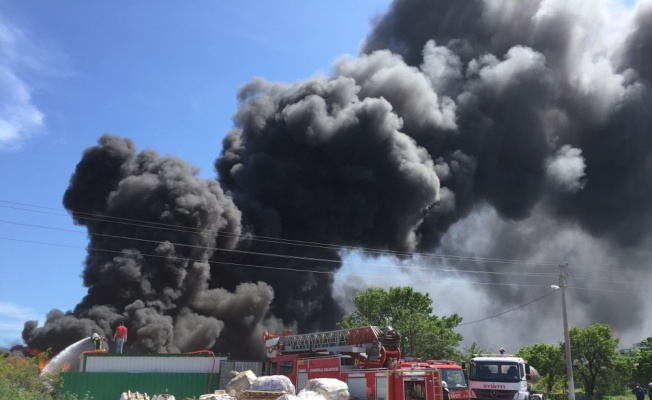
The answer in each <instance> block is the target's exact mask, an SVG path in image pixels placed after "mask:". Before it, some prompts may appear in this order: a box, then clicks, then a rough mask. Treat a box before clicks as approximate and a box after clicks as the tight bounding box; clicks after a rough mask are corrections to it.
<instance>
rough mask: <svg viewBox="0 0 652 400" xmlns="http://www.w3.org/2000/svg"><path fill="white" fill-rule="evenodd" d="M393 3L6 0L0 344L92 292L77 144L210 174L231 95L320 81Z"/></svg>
mask: <svg viewBox="0 0 652 400" xmlns="http://www.w3.org/2000/svg"><path fill="white" fill-rule="evenodd" d="M388 3H389V2H388V1H387V0H382V1H379V0H356V1H335V2H306V1H285V2H270V1H247V2H246V6H243V5H244V4H245V3H243V2H235V1H224V2H222V1H219V2H218V1H214V2H212V1H193V2H164V3H161V2H159V1H138V2H126V1H124V2H87V1H65V2H63V1H48V2H38V3H33V2H25V1H20V0H9V1H6V0H5V1H1V2H0V85H1V86H0V182H1V184H2V193H1V194H0V201H1V203H0V220H1V221H2V222H0V269H1V271H2V282H3V285H2V291H0V347H8V346H11V345H13V344H17V343H21V340H20V332H21V330H22V327H23V323H24V322H25V321H26V320H28V319H38V320H39V322H40V323H42V321H43V319H44V316H45V314H46V313H47V312H48V311H49V310H51V309H53V308H58V309H61V310H64V311H65V310H70V309H72V308H73V307H74V306H75V305H76V304H77V303H78V302H79V301H80V300H81V299H82V297H83V296H84V294H85V293H86V292H85V288H84V287H83V285H82V281H81V278H80V274H81V271H82V268H83V265H82V263H83V260H84V257H85V250H84V247H85V246H86V244H87V240H86V234H85V231H84V229H83V228H80V227H76V226H74V225H73V224H72V220H71V218H70V217H69V216H68V215H67V213H66V211H65V210H64V209H63V206H62V196H63V193H64V191H65V190H66V188H67V186H68V182H69V179H70V176H71V174H72V173H73V172H74V168H75V165H76V164H77V163H78V162H79V161H80V159H81V155H82V152H83V151H84V149H85V148H87V147H90V146H93V145H95V144H96V142H97V139H98V138H99V137H100V136H101V135H102V134H103V133H106V132H109V133H112V134H114V135H119V136H127V137H130V138H132V139H133V140H134V142H135V144H136V146H137V148H138V150H139V151H140V150H143V149H146V148H149V149H153V150H156V151H158V152H159V154H161V155H167V154H173V155H176V156H178V157H180V158H181V159H183V160H185V161H186V162H188V163H189V164H191V165H193V166H196V167H199V168H201V175H202V176H203V177H214V176H215V173H214V171H213V167H212V163H213V162H214V160H215V159H216V157H217V156H218V155H219V151H220V148H221V140H222V137H223V136H224V134H226V133H227V132H228V130H229V129H230V128H231V115H232V114H233V113H234V112H235V110H236V92H237V89H238V87H239V86H240V85H242V84H244V83H246V82H247V81H249V80H250V79H251V78H253V77H255V76H264V77H265V78H266V79H267V80H270V81H285V82H292V81H295V80H300V79H305V78H307V77H309V76H311V75H313V74H315V73H320V72H321V73H328V71H329V68H330V66H331V65H332V63H333V61H334V60H335V59H337V58H338V57H340V56H341V55H343V54H351V55H355V54H357V52H358V49H359V45H360V43H361V41H362V40H363V39H364V37H365V35H366V34H367V33H368V31H369V28H370V20H371V19H372V18H373V17H374V16H376V15H377V14H378V13H381V12H383V11H384V10H385V8H386V7H387V4H388ZM51 228H55V229H51Z"/></svg>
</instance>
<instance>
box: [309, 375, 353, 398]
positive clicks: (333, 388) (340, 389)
mask: <svg viewBox="0 0 652 400" xmlns="http://www.w3.org/2000/svg"><path fill="white" fill-rule="evenodd" d="M318 396H321V397H322V398H324V399H325V400H349V398H350V395H349V386H348V385H347V384H346V383H345V382H342V381H341V380H339V379H334V378H318V379H310V380H309V381H308V382H307V383H306V387H305V389H302V390H301V391H300V392H299V398H309V399H310V400H318Z"/></svg>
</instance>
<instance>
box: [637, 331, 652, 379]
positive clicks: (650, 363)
mask: <svg viewBox="0 0 652 400" xmlns="http://www.w3.org/2000/svg"><path fill="white" fill-rule="evenodd" d="M634 360H635V361H634V363H635V364H636V370H635V373H634V375H635V378H636V380H638V381H641V384H643V382H645V381H647V380H648V379H649V377H652V337H649V338H647V339H645V340H643V341H642V342H641V347H640V349H639V350H638V352H637V353H636V354H635V356H634Z"/></svg>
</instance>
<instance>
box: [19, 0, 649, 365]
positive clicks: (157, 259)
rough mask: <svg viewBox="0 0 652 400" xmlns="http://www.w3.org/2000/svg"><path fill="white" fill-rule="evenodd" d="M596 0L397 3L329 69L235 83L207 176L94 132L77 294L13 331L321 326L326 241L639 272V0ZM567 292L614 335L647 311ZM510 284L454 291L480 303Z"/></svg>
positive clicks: (221, 332) (510, 300) (85, 164)
mask: <svg viewBox="0 0 652 400" xmlns="http://www.w3.org/2000/svg"><path fill="white" fill-rule="evenodd" d="M608 6H610V4H609V3H606V2H599V3H597V4H594V2H592V3H591V4H588V3H586V2H581V1H552V0H551V1H544V0H528V1H519V2H514V1H511V0H504V1H480V0H476V1H463V2H462V1H460V2H451V1H444V0H434V1H427V2H424V1H421V0H397V1H395V2H394V3H393V4H392V5H391V7H390V9H389V11H388V13H387V14H386V15H385V16H384V17H382V18H381V19H379V20H378V22H377V24H376V25H375V27H374V29H373V30H372V32H371V33H370V35H369V37H368V38H367V40H366V41H365V43H364V45H363V48H362V51H361V54H360V55H359V56H358V57H356V58H351V57H345V58H342V59H340V60H339V61H338V62H336V63H335V65H334V67H333V71H332V74H331V75H330V76H315V77H313V78H311V79H308V80H306V81H303V82H296V83H293V84H285V83H273V82H267V81H265V80H264V79H262V78H256V79H253V80H252V81H251V82H249V83H247V84H245V85H243V86H242V88H241V89H240V91H239V92H238V100H239V107H238V110H237V112H236V114H235V116H234V119H233V122H234V127H233V130H232V131H231V132H229V133H228V134H227V135H226V137H225V138H224V141H223V147H222V152H221V154H220V155H219V157H218V158H217V160H216V161H215V168H216V170H217V173H218V177H217V180H215V181H213V180H201V179H198V178H197V174H196V173H195V172H194V171H193V170H192V168H190V167H189V166H187V165H186V164H185V163H184V162H182V161H180V160H178V159H175V158H173V157H162V158H161V157H159V156H158V155H156V153H154V152H152V151H144V152H141V153H137V152H136V150H135V146H134V144H133V143H132V142H131V141H130V140H129V139H122V138H116V137H113V136H110V135H105V136H103V137H102V138H101V139H100V142H99V145H98V146H96V147H92V148H90V149H88V150H87V151H86V152H85V154H84V156H83V158H82V160H81V162H80V163H79V164H78V166H77V169H76V171H75V174H74V175H73V177H72V179H71V183H70V187H69V189H68V191H67V192H66V194H65V197H64V204H65V206H66V208H67V209H68V210H70V212H71V213H72V215H73V218H74V219H75V221H76V222H77V223H79V224H81V225H83V226H85V227H87V229H88V232H89V252H88V257H87V260H86V268H85V269H84V273H83V277H84V284H85V285H86V286H87V287H88V295H87V296H86V297H85V298H84V299H83V300H82V302H81V303H80V304H79V305H77V307H76V308H75V309H74V310H73V311H71V312H69V313H61V312H53V313H51V315H50V317H49V318H48V321H46V323H45V325H44V326H43V327H42V328H39V327H36V326H34V324H33V323H28V324H26V328H25V331H24V338H25V340H26V341H27V343H28V344H35V345H36V344H39V345H40V344H42V343H43V344H45V343H57V344H58V346H59V347H61V346H63V345H65V344H66V343H67V342H69V343H72V342H74V341H76V340H78V339H79V337H80V336H81V335H90V332H91V331H92V330H94V329H97V328H99V329H101V330H102V331H103V332H105V333H109V332H112V329H113V328H114V326H115V324H116V322H117V321H118V320H125V321H127V324H128V327H129V328H130V337H133V338H134V342H133V343H131V344H130V345H131V346H132V347H131V349H132V350H137V351H156V352H176V351H188V350H196V349H198V348H214V349H216V350H221V351H229V352H231V353H232V354H234V355H235V356H236V357H251V358H259V357H260V352H259V351H260V350H261V344H260V333H261V332H262V330H263V329H270V330H277V329H280V328H285V327H293V328H295V329H298V330H299V331H302V332H305V331H309V330H314V329H333V328H334V324H335V322H337V321H338V320H339V318H340V317H341V315H342V312H343V309H342V305H340V304H338V302H337V301H336V300H335V298H334V294H333V289H334V283H335V278H334V274H335V273H336V272H337V271H338V270H339V268H340V266H341V263H342V260H341V250H340V249H342V248H343V247H346V248H347V249H348V248H358V249H360V251H361V252H362V253H364V254H371V252H369V250H367V249H376V250H379V251H381V252H386V253H388V254H395V253H393V252H397V251H398V252H406V253H410V252H415V251H419V252H428V251H434V250H435V249H438V248H441V249H444V250H446V251H450V252H451V253H452V254H469V255H473V256H478V255H480V256H482V257H485V259H486V258H502V259H518V260H528V261H531V262H544V261H549V260H551V259H553V260H564V261H567V262H570V263H576V264H580V265H587V264H592V263H600V261H602V263H601V264H600V265H601V266H602V267H595V269H594V270H593V273H598V272H608V268H607V267H605V266H608V265H614V264H616V265H617V264H618V263H621V262H624V261H625V262H627V264H626V266H627V268H628V269H629V270H630V271H638V272H641V271H644V272H648V271H649V269H648V268H647V266H645V263H644V262H643V258H642V257H638V256H636V255H634V254H630V253H629V251H630V250H633V249H636V248H640V247H643V246H645V245H646V244H647V243H648V242H649V240H650V238H651V237H650V229H651V228H652V224H650V223H649V221H650V215H651V214H650V210H651V208H650V204H652V203H651V200H652V182H651V181H652V171H651V170H650V168H651V165H652V164H650V161H649V160H651V159H652V158H651V157H650V156H651V155H652V154H650V152H652V143H651V141H652V113H650V109H651V108H650V106H651V105H652V103H651V99H650V97H649V90H650V77H651V76H652V75H651V74H652V66H651V65H652V64H650V63H649V62H646V61H647V59H648V58H649V57H647V56H646V54H649V52H648V51H645V50H646V49H649V48H650V46H651V44H652V35H650V34H649V31H650V28H648V27H649V26H652V24H650V23H649V22H652V21H650V19H651V18H652V3H651V2H649V1H648V2H645V3H641V4H639V5H638V6H637V7H636V8H635V9H634V11H633V14H632V16H631V17H630V18H625V17H623V19H616V18H612V15H611V14H610V13H609V12H613V7H612V8H610V7H608ZM623 15H624V16H627V15H626V13H623ZM646 57H647V58H646ZM479 237H482V240H480V241H479V240H478V238H479ZM474 246H475V247H474ZM404 257H407V256H404ZM430 264H432V262H430ZM448 264H451V265H452V266H453V267H456V268H459V269H460V272H461V271H462V269H463V268H462V265H460V264H459V263H452V262H448ZM528 265H529V266H528ZM465 268H467V267H465ZM471 268H474V269H476V270H481V271H488V272H491V271H493V269H492V268H495V267H493V266H492V265H490V264H487V265H483V264H482V263H477V262H476V263H474V264H473V266H472V267H471ZM532 270H533V267H532V264H526V265H524V266H521V270H520V272H527V271H532ZM552 272H553V274H552V275H553V279H554V273H555V272H557V270H556V268H555V269H554V270H552ZM589 276H590V275H589ZM549 277H550V275H548V276H547V277H546V278H548V279H549ZM485 280H486V279H485ZM499 280H500V278H499V277H497V276H494V277H493V278H492V277H489V282H487V283H492V282H493V283H498V281H499ZM511 281H513V282H517V277H516V276H515V277H513V279H512V280H511ZM511 281H510V282H511ZM349 283H351V282H349ZM550 283H551V282H549V281H548V286H549V284H550ZM553 283H554V282H553ZM353 286H355V285H353ZM543 286H545V285H543ZM474 290H475V291H478V290H477V289H474ZM584 293H585V294H581V295H578V296H577V297H576V301H577V302H578V303H582V304H583V305H584V306H585V307H586V308H585V311H584V312H583V314H582V316H580V317H578V320H579V321H582V322H584V321H588V322H597V321H598V320H601V321H604V322H609V323H612V324H613V325H614V327H615V328H616V329H627V327H628V326H627V324H631V321H632V320H637V317H639V318H640V317H641V316H642V315H643V314H642V313H643V311H644V309H645V307H643V306H640V305H637V306H635V307H633V308H630V311H631V312H630V313H629V314H628V318H627V320H626V321H625V320H624V319H623V318H622V313H620V314H618V315H617V314H616V313H610V312H609V310H611V309H612V306H614V307H617V306H620V305H622V304H623V302H624V301H625V300H624V299H623V300H621V301H611V302H608V301H606V300H604V299H600V300H595V299H594V298H591V296H590V295H588V294H586V292H584ZM526 294H527V292H526V291H524V290H522V287H516V288H505V289H504V290H502V289H501V290H495V287H490V289H487V290H485V291H483V292H480V293H473V294H472V295H473V296H476V297H477V298H485V299H486V298H491V299H493V300H495V301H494V302H492V304H490V305H487V306H486V307H480V308H478V307H476V308H477V309H479V310H482V311H490V310H492V309H493V308H495V307H500V306H501V305H503V304H514V302H515V301H519V300H522V299H524V298H526V297H527V296H525V295H526ZM344 297H347V296H344ZM434 297H435V298H437V296H434ZM623 297H624V296H623ZM349 298H350V296H349ZM627 300H628V303H629V304H642V302H639V301H636V295H635V294H634V295H630V296H629V297H628V299H627ZM344 306H346V305H344ZM450 311H451V312H459V310H454V309H453V310H450ZM550 314H551V312H550V311H549V308H548V309H543V308H541V310H540V313H539V314H538V315H537V317H538V318H549V317H551V315H550ZM526 318H527V320H528V321H530V322H532V321H534V320H535V317H533V316H529V317H526ZM527 326H529V325H528V324H527V323H524V324H522V325H519V326H518V327H517V328H514V329H512V330H513V331H514V332H516V333H519V332H520V331H521V330H522V329H525V328H524V327H527ZM629 327H630V328H634V329H637V328H640V326H636V325H634V326H633V327H632V326H629ZM61 332H74V334H73V335H71V336H72V337H69V339H65V340H67V342H65V341H64V339H61V338H60V337H59V338H58V339H57V338H55V336H57V335H59V334H60V333H61ZM530 344H531V343H530Z"/></svg>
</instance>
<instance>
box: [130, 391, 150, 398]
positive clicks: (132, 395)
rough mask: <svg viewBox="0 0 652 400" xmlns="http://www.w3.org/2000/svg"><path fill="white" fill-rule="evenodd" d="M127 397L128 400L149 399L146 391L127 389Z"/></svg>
mask: <svg viewBox="0 0 652 400" xmlns="http://www.w3.org/2000/svg"><path fill="white" fill-rule="evenodd" d="M127 398H128V399H129V400H149V396H148V395H147V393H139V392H132V391H131V390H127Z"/></svg>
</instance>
